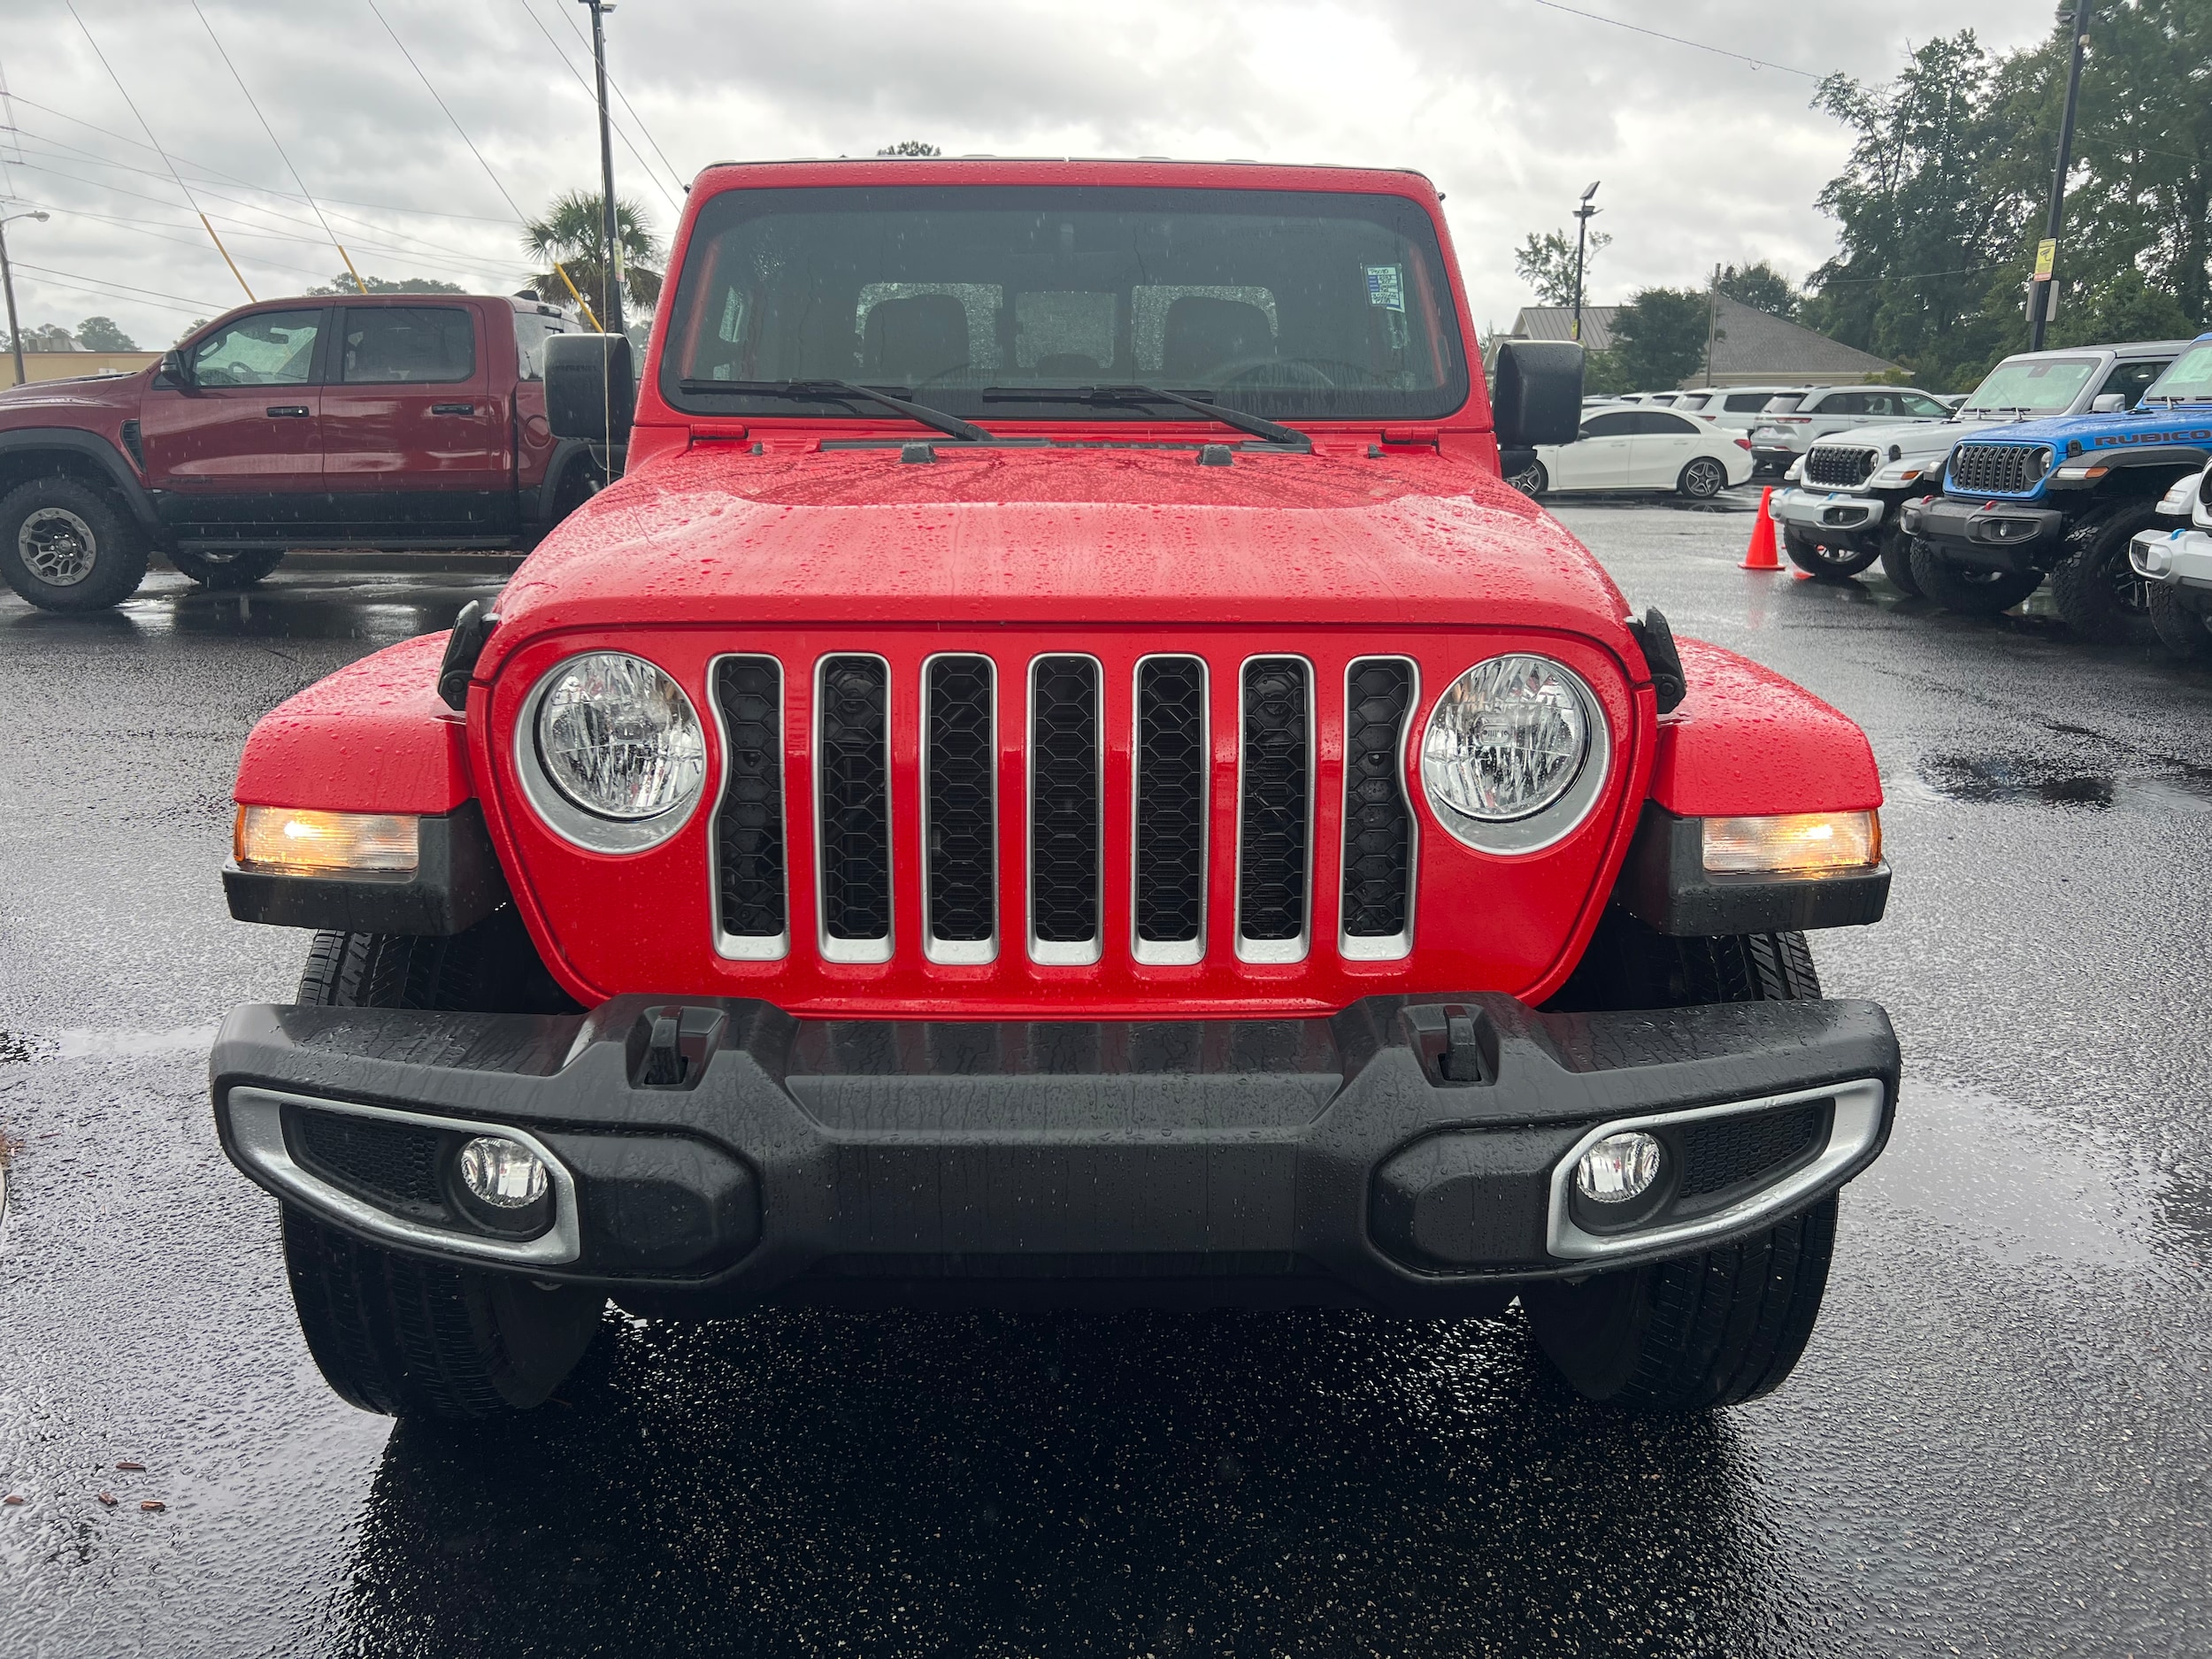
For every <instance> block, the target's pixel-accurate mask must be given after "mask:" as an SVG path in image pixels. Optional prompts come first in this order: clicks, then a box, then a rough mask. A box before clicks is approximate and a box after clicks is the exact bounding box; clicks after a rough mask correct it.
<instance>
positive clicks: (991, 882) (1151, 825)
mask: <svg viewBox="0 0 2212 1659" xmlns="http://www.w3.org/2000/svg"><path fill="white" fill-rule="evenodd" d="M794 666H795V665H794ZM790 672H791V671H790V670H787V668H786V667H785V666H784V665H783V664H780V663H779V662H778V661H777V660H776V659H775V658H774V657H767V656H757V655H756V656H728V657H718V658H716V659H715V662H714V665H713V667H712V670H711V675H712V687H713V694H714V706H715V710H716V712H717V714H718V717H719V721H720V729H721V733H722V737H723V748H724V750H725V755H726V760H725V764H724V771H723V784H722V792H721V798H720V800H719V802H718V804H717V806H716V809H715V815H714V820H713V826H712V835H711V840H710V846H711V849H712V851H713V859H714V878H713V881H714V887H713V894H714V901H715V918H716V935H717V946H718V949H719V950H720V952H721V954H722V955H723V956H727V957H732V958H735V959H739V960H748V959H749V960H778V959H781V958H782V957H783V956H786V955H787V954H788V953H789V952H790V951H791V950H792V949H794V947H795V940H796V939H798V938H800V937H802V936H803V934H804V932H805V929H804V928H797V929H795V928H794V926H793V925H792V917H791V892H792V885H791V872H790V870H789V868H788V864H789V857H788V853H789V849H790V847H791V845H792V837H793V835H794V833H796V834H797V835H798V837H799V844H800V845H802V846H804V845H806V844H807V843H808V842H809V841H811V843H812V846H813V848H814V849H815V863H816V869H817V871H818V880H817V882H816V883H815V899H814V911H815V914H814V915H813V917H812V918H811V925H812V927H813V931H814V940H815V943H816V946H817V949H818V952H819V954H820V956H822V957H823V958H824V959H825V960H827V961H830V962H843V963H872V962H887V961H890V960H892V959H893V958H894V956H897V955H899V954H901V953H902V951H903V950H904V949H909V948H910V946H907V945H902V944H901V943H900V941H897V940H895V938H894V931H895V930H894V925H893V916H894V903H895V897H896V895H898V894H901V893H906V892H910V891H915V892H918V896H919V904H920V910H921V916H922V934H923V936H922V939H921V940H920V941H919V949H920V952H921V954H922V955H923V956H925V957H926V959H927V960H929V961H931V962H933V963H941V964H987V963H990V962H993V961H995V960H996V959H997V958H998V956H999V953H1000V952H1001V951H1002V950H1005V949H1016V950H1025V951H1026V953H1027V956H1028V958H1029V960H1030V961H1031V962H1033V963H1035V964H1041V965H1045V966H1067V967H1079V966H1082V965H1085V964H1092V963H1095V962H1098V961H1099V960H1100V959H1101V958H1102V956H1103V955H1104V953H1105V952H1106V951H1107V950H1108V949H1126V950H1127V952H1128V953H1129V955H1130V956H1131V957H1133V959H1134V960H1135V961H1137V962H1139V963H1143V964H1158V965H1172V964H1194V963H1198V962H1201V961H1202V960H1204V959H1205V957H1206V956H1207V955H1208V954H1209V950H1210V949H1220V948H1221V947H1222V946H1223V945H1224V944H1227V945H1229V946H1230V947H1231V948H1232V949H1233V954H1234V956H1236V957H1237V958H1238V959H1240V960H1241V961H1245V962H1251V963H1294V962H1299V961H1302V960H1303V959H1304V958H1305V957H1306V956H1307V955H1308V953H1309V951H1310V949H1312V943H1313V926H1314V895H1313V890H1312V889H1313V882H1314V877H1315V864H1316V848H1315V845H1314V824H1315V805H1316V800H1315V795H1316V787H1317V781H1316V780H1317V764H1318V761H1319V757H1320V753H1321V745H1322V741H1323V737H1322V733H1323V724H1317V722H1323V723H1325V727H1326V729H1327V731H1328V732H1330V733H1341V734H1342V739H1343V744H1342V753H1343V759H1344V776H1343V791H1344V793H1343V806H1344V814H1343V827H1342V834H1341V841H1340V850H1341V857H1340V860H1339V862H1338V864H1337V866H1336V880H1337V882H1338V901H1339V902H1338V903H1337V905H1336V906H1335V925H1334V927H1333V933H1334V936H1335V943H1336V946H1337V948H1338V950H1339V953H1340V955H1341V956H1345V957H1347V958H1350V959H1354V960H1362V961H1379V960H1393V959H1396V958H1399V957H1402V956H1408V955H1409V954H1410V953H1411V950H1412V941H1413V929H1414V914H1415V887H1416V882H1417V870H1418V866H1419V858H1418V850H1419V849H1418V839H1417V830H1416V819H1415V817H1414V811H1413V804H1412V802H1411V801H1410V799H1409V795H1408V792H1407V784H1406V776H1405V765H1406V758H1405V757H1406V753H1407V744H1408V739H1409V730H1410V726H1411V723H1412V721H1413V720H1414V718H1415V717H1416V715H1417V711H1418V710H1417V704H1418V700H1419V698H1418V693H1419V676H1418V674H1417V671H1416V669H1415V666H1414V664H1413V663H1412V662H1411V661H1410V660H1409V659H1407V658H1404V657H1358V658H1355V659H1354V660H1353V661H1352V662H1351V663H1350V664H1349V665H1348V668H1347V669H1346V670H1345V672H1344V680H1343V687H1342V701H1341V702H1340V703H1339V702H1337V700H1336V698H1335V697H1334V696H1333V695H1332V696H1331V697H1330V698H1329V699H1328V702H1329V703H1331V704H1332V705H1333V706H1331V707H1329V708H1328V709H1327V710H1326V712H1325V717H1324V716H1323V713H1322V711H1321V710H1319V708H1318V707H1317V699H1318V695H1319V688H1318V687H1317V685H1316V683H1315V675H1314V671H1313V667H1312V664H1310V663H1309V662H1308V661H1307V660H1306V659H1305V658H1304V657H1295V656H1287V655H1284V656H1260V657H1251V658H1249V659H1247V660H1245V661H1243V662H1241V663H1240V664H1237V665H1236V668H1235V679H1234V681H1233V684H1234V686H1235V687H1236V691H1235V715H1236V726H1235V728H1234V729H1235V731H1236V734H1237V741H1236V745H1235V748H1234V750H1233V753H1234V756H1235V762H1236V778H1237V783H1236V789H1237V798H1236V801H1235V803H1234V813H1233V818H1232V819H1225V828H1227V827H1229V826H1233V843H1232V844H1230V845H1226V846H1223V847H1220V848H1217V847H1216V846H1215V844H1214V831H1213V819H1214V814H1215V811H1216V810H1217V809H1216V806H1215V803H1214V795H1213V791H1214V789H1215V787H1216V786H1215V782H1214V779H1215V775H1216V774H1215V770H1214V767H1215V757H1214V755H1213V753H1212V747H1211V745H1212V738H1211V730H1212V718H1213V717H1212V715H1211V714H1210V706H1209V705H1210V698H1211V696H1212V695H1213V689H1212V686H1213V681H1212V670H1211V667H1210V664H1208V663H1207V661H1206V660H1205V659H1204V658H1203V657H1198V656H1195V655H1188V654H1176V653H1165V654H1160V655H1153V656H1146V657H1140V658H1138V659H1137V661H1136V663H1135V664H1134V671H1133V674H1132V675H1131V679H1130V680H1129V681H1127V682H1125V683H1124V684H1123V686H1122V687H1121V688H1122V690H1123V691H1124V692H1125V696H1120V697H1117V696H1113V695H1109V692H1110V687H1108V685H1107V684H1106V682H1105V680H1104V674H1103V670H1102V666H1101V664H1100V661H1099V659H1098V658H1096V657H1091V656H1087V655H1079V654H1075V653H1047V654H1043V655H1039V656H1035V657H1030V658H1028V660H1027V661H1025V662H1017V663H1012V664H1002V663H998V662H995V660H994V659H993V658H992V657H990V656H989V655H987V653H986V652H985V651H982V650H970V651H954V652H946V653H941V654H939V655H935V656H932V657H927V658H926V659H924V661H923V662H922V664H921V666H920V672H919V674H918V676H917V682H916V683H914V684H912V685H911V686H910V687H909V686H905V685H904V682H903V681H902V680H900V679H899V678H898V677H896V676H895V675H894V674H893V672H892V671H891V669H890V666H889V664H887V662H886V660H885V659H884V658H883V657H877V656H873V655H867V654H862V653H857V652H856V653H849V654H833V655H828V656H825V657H820V658H818V661H817V662H816V664H815V665H814V669H813V673H812V676H811V681H812V699H811V701H812V706H811V708H810V710H794V709H793V708H791V707H790V706H789V703H790V699H791V698H792V696H793V695H795V692H794V690H793V688H792V687H791V686H790V683H789V673H790ZM800 672H801V673H802V679H801V681H800V685H801V687H802V688H803V687H804V686H805V684H806V680H805V677H804V675H803V671H800ZM906 672H909V673H911V672H913V671H912V670H908V671H906ZM1121 672H1123V673H1125V674H1130V673H1131V671H1130V670H1129V669H1127V668H1125V669H1123V670H1122V671H1121ZM1009 680H1010V684H1009V683H1008V682H1009ZM902 687H903V688H902ZM1017 697H1018V700H1019V704H1020V706H1019V707H1018V708H1014V707H1012V706H1011V705H1009V707H1008V712H1007V716H1006V717H1005V718H1008V719H1010V720H1012V722H1013V726H1012V730H1013V732H1014V733H1018V735H1017V736H1015V737H1013V738H1012V739H1011V740H1010V739H1009V738H1008V736H1007V735H1006V733H1005V731H1004V730H1003V723H1002V715H1001V707H1002V699H1008V698H1017ZM1109 710H1112V711H1113V712H1112V714H1111V719H1112V720H1113V722H1114V723H1115V725H1116V726H1118V727H1120V737H1119V738H1118V737H1116V736H1115V735H1114V734H1113V733H1110V731H1109V729H1108V720H1109ZM1123 722H1126V726H1122V725H1121V723H1123ZM795 724H796V725H797V726H798V728H799V729H800V730H801V731H803V732H804V733H808V741H810V743H811V746H812V751H813V752H812V754H811V755H810V756H809V757H804V758H801V757H792V758H791V760H790V762H789V778H788V779H787V776H786V761H785V746H786V743H787V733H789V732H791V731H792V729H793V727H794V725H795ZM1122 738H1125V740H1126V743H1125V746H1124V744H1123V741H1121V739H1122ZM1015 749H1018V751H1019V754H1018V762H1019V764H1021V765H1022V767H1023V768H1024V770H1023V771H1022V772H1019V773H1016V772H1012V771H1010V770H1009V768H1010V766H1012V765H1013V764H1016V761H1017V757H1016V755H1015V754H1014V753H1013V751H1014V750H1015ZM1222 758H1223V762H1224V764H1226V761H1227V758H1228V757H1227V756H1226V755H1225V756H1224V757H1222ZM1017 776H1018V777H1020V778H1022V779H1023V780H1025V783H1024V786H1023V793H1024V796H1025V798H1022V799H1020V800H1019V801H1018V803H1016V804H1013V805H1011V806H1010V805H1009V804H1008V803H1003V802H1002V800H1001V790H1000V780H1002V778H1004V779H1007V780H1012V779H1014V778H1016V777H1017ZM799 780H810V781H809V782H808V787H807V790H806V795H807V796H808V797H810V808H809V806H808V805H806V804H801V805H798V806H793V805H792V804H791V803H792V802H793V801H794V800H795V799H796V798H798V795H799ZM1223 781H1224V782H1225V781H1226V775H1225V774H1223ZM1110 785H1111V786H1112V787H1109V786H1110ZM1123 786H1126V790H1127V793H1126V795H1123V794H1122V793H1120V791H1121V788H1122V787H1123ZM1331 787H1332V789H1333V787H1335V786H1334V780H1333V776H1332V779H1331ZM908 789H912V790H913V791H914V798H913V799H911V800H906V799H904V798H903V792H904V791H906V790H908ZM1110 796H1111V798H1112V799H1114V800H1116V801H1123V800H1125V801H1126V802H1127V803H1128V810H1129V813H1130V817H1129V818H1128V819H1127V820H1125V828H1126V832H1127V835H1128V840H1127V841H1126V843H1124V842H1123V841H1121V839H1120V836H1121V832H1122V829H1123V827H1124V826H1123V825H1115V826H1109V825H1108V824H1107V822H1106V821H1105V815H1106V808H1107V802H1108V800H1109V798H1110ZM808 810H811V815H812V822H811V824H802V825H800V826H797V827H796V830H795V829H794V826H792V825H791V823H790V822H789V815H790V813H791V812H793V811H798V812H800V813H802V814H803V813H805V812H807V811H808ZM1010 813H1011V814H1012V816H1010ZM902 825H904V826H906V827H904V828H902V827H901V826H902ZM1009 834H1011V835H1014V836H1018V837H1023V836H1025V842H1024V844H1023V846H1022V850H1021V851H1020V852H1018V854H1016V855H1015V856H1014V859H1013V864H1012V871H1011V872H1010V871H1009V870H1008V869H1007V867H1006V863H1007V861H1006V859H1005V857H1004V856H1002V841H1003V840H1004V839H1005V838H1006V837H1007V836H1008V835H1009ZM902 837H913V838H915V840H916V841H917V848H916V850H915V851H912V852H910V851H909V850H908V849H907V848H906V847H905V846H904V845H903V843H902V839H901V838H902ZM1224 839H1225V840H1230V839H1231V838H1230V837H1227V836H1225V837H1224ZM895 867H899V868H901V869H902V871H903V873H900V874H898V875H896V876H895V874H894V870H895ZM1014 872H1018V874H1016V873H1014ZM910 880H911V881H913V882H915V883H916V884H917V886H916V887H915V888H914V889H908V888H906V887H903V886H902V883H905V882H907V881H910ZM1217 881H1218V882H1220V883H1221V884H1222V886H1221V887H1218V888H1215V887H1214V884H1215V883H1216V882H1217ZM1121 882H1126V883H1127V884H1128V885H1127V888H1126V894H1127V906H1126V910H1124V911H1122V912H1121V914H1123V915H1124V916H1125V918H1126V919H1125V923H1124V925H1125V926H1127V927H1128V929H1129V932H1130V934H1131V937H1130V938H1129V939H1128V940H1127V941H1125V944H1123V945H1116V944H1115V943H1114V942H1113V941H1110V940H1109V939H1108V938H1107V937H1106V933H1107V926H1106V917H1107V911H1108V906H1107V903H1106V895H1107V894H1108V892H1109V890H1110V887H1111V886H1112V885H1113V884H1118V883H1121ZM1210 891H1219V892H1221V893H1222V894H1223V895H1225V898H1226V896H1227V895H1230V894H1233V926H1231V927H1230V928H1229V929H1228V933H1229V935H1230V936H1229V938H1227V939H1226V940H1224V939H1221V938H1219V937H1218V936H1216V937H1214V938H1213V939H1212V941H1211V942H1210V937H1209V935H1210V928H1209V926H1208V913H1209V910H1210V902H1209V901H1210ZM897 902H903V903H912V902H914V900H913V899H912V898H911V897H909V898H905V899H902V900H898V901H897ZM1009 918H1012V922H1013V926H1012V927H1011V929H1010V928H1009V926H1008V919H1009Z"/></svg>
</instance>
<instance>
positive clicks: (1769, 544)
mask: <svg viewBox="0 0 2212 1659" xmlns="http://www.w3.org/2000/svg"><path fill="white" fill-rule="evenodd" d="M1773 500H1774V489H1773V487H1772V486H1771V485H1770V486H1769V487H1768V488H1765V489H1764V490H1762V491H1761V492H1760V494H1759V522H1758V523H1757V524H1755V525H1754V526H1752V527H1751V546H1750V549H1748V550H1747V552H1746V553H1745V554H1744V556H1743V564H1742V565H1741V566H1740V569H1743V570H1747V571H1778V570H1780V569H1781V568H1782V561H1781V560H1780V559H1778V558H1777V557H1775V553H1774V520H1773V519H1771V518H1768V517H1767V507H1768V505H1769V504H1770V503H1771V502H1772V501H1773Z"/></svg>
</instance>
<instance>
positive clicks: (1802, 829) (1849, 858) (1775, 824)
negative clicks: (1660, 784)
mask: <svg viewBox="0 0 2212 1659" xmlns="http://www.w3.org/2000/svg"><path fill="white" fill-rule="evenodd" d="M1881 862H1882V818H1881V814H1880V813H1878V812H1791V813H1786V814H1785V815H1783V816H1782V817H1779V818H1707V819H1706V820H1705V868H1706V870H1707V871H1708V872H1709V873H1711V874H1713V875H1723V876H1818V875H1826V874H1828V873H1830V872H1835V871H1843V870H1871V869H1872V868H1873V867H1874V866H1875V865H1876V864H1880V863H1881Z"/></svg>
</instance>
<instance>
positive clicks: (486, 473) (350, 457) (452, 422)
mask: <svg viewBox="0 0 2212 1659" xmlns="http://www.w3.org/2000/svg"><path fill="white" fill-rule="evenodd" d="M487 343H488V342H486V341H485V340H484V338H483V335H482V330H481V326H480V313H479V311H478V310H477V308H476V307H474V306H472V305H466V304H456V303H449V304H442V305H436V304H412V303H407V304H349V305H344V306H341V307H340V308H339V311H338V327H337V336H336V338H335V340H334V342H332V345H333V349H332V352H331V370H330V376H329V384H328V385H327V386H326V387H325V388H323V404H322V425H323V475H324V478H325V480H326V483H327V485H328V488H329V489H330V492H331V499H332V505H333V508H334V511H336V513H337V514H338V516H339V518H340V520H341V521H342V523H343V524H344V525H345V526H346V527H347V534H349V536H352V537H356V538H362V537H372V536H384V537H389V538H392V539H394V540H409V541H417V540H423V539H427V538H444V537H452V538H455V539H461V540H469V539H481V538H493V537H503V536H506V535H509V534H512V533H513V531H514V527H515V492H514V480H513V475H512V465H513V464H512V449H511V436H510V426H509V420H508V412H507V400H506V398H505V396H503V395H500V394H495V392H494V390H493V388H492V384H491V370H490V360H491V356H492V354H491V352H490V351H489V350H488V349H487Z"/></svg>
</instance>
